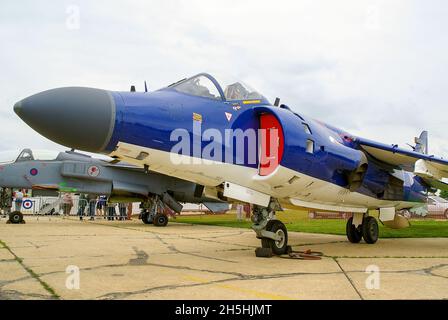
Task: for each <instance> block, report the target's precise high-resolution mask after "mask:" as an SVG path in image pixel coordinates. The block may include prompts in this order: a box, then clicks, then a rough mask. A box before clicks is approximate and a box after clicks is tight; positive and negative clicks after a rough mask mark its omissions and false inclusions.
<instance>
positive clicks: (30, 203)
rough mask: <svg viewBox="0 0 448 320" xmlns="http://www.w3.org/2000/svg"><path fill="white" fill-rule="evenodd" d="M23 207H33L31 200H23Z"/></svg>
mask: <svg viewBox="0 0 448 320" xmlns="http://www.w3.org/2000/svg"><path fill="white" fill-rule="evenodd" d="M22 207H23V209H31V208H32V207H33V201H31V200H25V201H23V203H22Z"/></svg>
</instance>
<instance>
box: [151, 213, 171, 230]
mask: <svg viewBox="0 0 448 320" xmlns="http://www.w3.org/2000/svg"><path fill="white" fill-rule="evenodd" d="M167 224H168V216H167V215H166V214H162V213H158V214H156V215H155V216H154V225H155V226H156V227H165V226H166V225H167Z"/></svg>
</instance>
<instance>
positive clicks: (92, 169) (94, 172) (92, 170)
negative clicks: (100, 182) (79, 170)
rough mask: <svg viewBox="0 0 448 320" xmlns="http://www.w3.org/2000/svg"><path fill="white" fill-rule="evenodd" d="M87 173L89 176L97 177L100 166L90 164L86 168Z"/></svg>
mask: <svg viewBox="0 0 448 320" xmlns="http://www.w3.org/2000/svg"><path fill="white" fill-rule="evenodd" d="M87 174H88V175H89V176H91V177H97V176H98V175H99V174H100V168H98V167H97V166H90V167H89V168H88V169H87Z"/></svg>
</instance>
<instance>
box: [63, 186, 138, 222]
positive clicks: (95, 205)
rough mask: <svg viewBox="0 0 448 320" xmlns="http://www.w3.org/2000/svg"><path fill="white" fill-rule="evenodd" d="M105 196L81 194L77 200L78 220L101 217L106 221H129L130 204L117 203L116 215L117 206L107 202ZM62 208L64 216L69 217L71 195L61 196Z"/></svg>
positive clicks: (71, 205) (71, 204)
mask: <svg viewBox="0 0 448 320" xmlns="http://www.w3.org/2000/svg"><path fill="white" fill-rule="evenodd" d="M108 200H109V199H108V198H107V196H104V195H103V196H98V197H97V196H95V195H92V194H85V193H81V194H80V195H79V200H78V212H77V215H78V216H79V220H83V217H84V216H88V217H90V220H94V219H95V216H97V217H103V218H104V219H107V220H115V219H117V220H131V214H132V203H118V215H117V211H116V207H117V204H116V203H112V202H109V201H108ZM62 208H63V212H64V215H69V214H70V211H71V210H72V208H73V197H72V194H71V193H64V195H63V196H62Z"/></svg>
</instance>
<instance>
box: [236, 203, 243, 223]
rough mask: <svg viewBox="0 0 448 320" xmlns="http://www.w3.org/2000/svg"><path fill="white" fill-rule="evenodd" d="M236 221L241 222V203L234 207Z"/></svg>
mask: <svg viewBox="0 0 448 320" xmlns="http://www.w3.org/2000/svg"><path fill="white" fill-rule="evenodd" d="M236 219H237V220H238V221H241V220H243V205H242V204H241V203H238V204H237V205H236Z"/></svg>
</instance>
